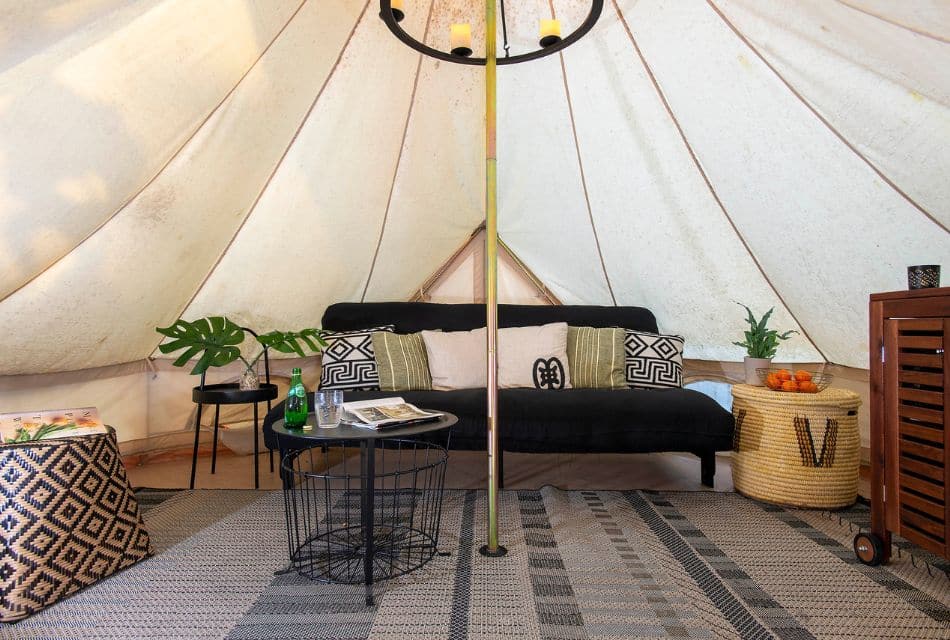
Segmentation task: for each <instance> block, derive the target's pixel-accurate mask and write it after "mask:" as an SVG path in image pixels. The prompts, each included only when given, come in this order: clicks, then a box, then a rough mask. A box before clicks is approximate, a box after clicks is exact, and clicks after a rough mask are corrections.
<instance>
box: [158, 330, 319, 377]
mask: <svg viewBox="0 0 950 640" xmlns="http://www.w3.org/2000/svg"><path fill="white" fill-rule="evenodd" d="M155 330H156V331H158V332H159V333H160V334H162V335H163V336H165V337H167V338H171V340H170V341H168V342H165V343H164V344H161V345H159V347H158V349H159V351H161V352H162V353H166V354H167V353H173V352H175V351H179V350H181V349H184V350H185V351H184V353H182V354H181V355H180V356H178V358H177V359H176V360H175V361H174V362H173V363H172V364H174V365H175V366H176V367H182V366H184V365H185V364H186V363H187V362H188V361H189V360H191V359H192V358H194V357H195V356H198V355H199V354H200V357H199V358H198V361H197V362H196V363H195V366H194V367H193V368H192V369H191V373H192V375H201V374H203V373H204V372H205V371H207V370H208V368H209V367H223V366H224V365H226V364H230V363H232V362H234V361H235V360H240V361H241V362H243V363H244V371H243V373H242V374H241V378H240V384H239V386H240V388H241V389H257V388H258V387H259V385H260V381H259V378H258V376H257V369H256V365H257V361H258V360H260V358H261V356H262V355H264V348H265V347H266V348H269V349H274V350H275V351H280V352H281V353H296V354H297V355H299V356H300V357H304V356H306V355H307V354H306V352H305V351H304V349H305V348H306V349H309V350H310V351H311V352H313V353H319V352H320V349H321V348H322V347H325V346H326V344H327V343H326V342H325V341H324V339H323V337H322V334H321V332H320V330H319V329H314V328H308V329H303V330H301V331H298V332H293V331H271V332H269V333H264V334H261V335H257V334H255V333H254V332H253V331H250V330H247V331H248V332H249V333H251V334H252V335H253V336H254V338H255V340H256V341H257V342H258V343H259V344H260V345H261V351H260V353H258V354H257V355H256V356H254V357H253V358H251V359H250V360H248V359H247V358H245V357H244V356H243V355H242V354H241V349H240V347H239V346H238V345H240V344H241V343H242V342H244V338H245V329H243V328H241V327H240V326H238V325H237V324H235V323H234V322H232V321H231V320H229V319H228V318H225V317H223V316H211V317H208V318H199V319H197V320H192V321H188V320H178V321H176V322H175V323H174V324H172V325H170V326H168V327H156V328H155Z"/></svg>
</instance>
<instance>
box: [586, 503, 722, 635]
mask: <svg viewBox="0 0 950 640" xmlns="http://www.w3.org/2000/svg"><path fill="white" fill-rule="evenodd" d="M581 496H582V497H583V500H584V502H585V504H586V505H587V507H588V509H590V512H591V514H592V515H593V517H594V518H595V520H596V522H597V523H598V524H599V525H600V527H601V530H602V531H603V533H604V535H605V536H606V537H607V539H608V540H609V544H610V546H611V547H612V548H613V550H614V551H615V552H616V562H617V563H618V565H619V566H620V567H622V568H623V569H625V570H626V571H627V573H628V574H629V575H630V577H631V578H633V579H634V580H636V586H637V591H639V592H641V594H642V597H643V600H644V601H645V605H646V606H647V607H648V608H649V610H650V612H651V613H652V616H651V617H652V618H655V621H654V620H651V622H653V624H644V625H642V626H640V627H639V628H637V629H631V628H630V626H631V625H630V624H629V623H628V624H627V627H626V629H624V631H626V632H628V633H629V632H633V633H636V634H637V635H644V636H645V635H650V636H653V635H656V636H665V637H670V638H708V637H709V635H710V634H709V631H708V630H707V629H703V628H689V627H688V625H687V622H686V621H685V620H683V619H682V618H681V617H680V614H679V611H678V610H679V609H681V607H677V606H676V605H677V602H674V601H673V600H674V599H672V598H670V597H668V595H667V591H668V587H664V585H662V584H660V581H659V580H658V576H657V575H655V574H654V572H653V571H651V570H650V567H648V566H647V563H646V560H647V559H646V558H644V557H643V554H641V553H638V551H637V548H636V547H634V546H633V545H634V541H632V540H631V539H630V538H629V536H627V535H626V534H625V533H624V530H623V528H622V525H621V523H620V522H619V521H618V518H617V516H616V515H615V514H614V513H612V512H611V510H610V509H609V508H608V506H607V503H605V502H604V496H602V495H600V494H598V492H596V491H581ZM637 595H640V594H636V593H630V594H629V595H627V596H626V597H628V598H630V600H633V599H634V598H636V597H637ZM677 600H679V601H680V603H682V602H683V601H685V599H684V598H682V597H680V598H678V599H677ZM631 604H633V603H632V602H631ZM601 628H603V625H601ZM603 630H604V631H607V632H610V631H615V630H617V627H615V626H611V627H610V628H604V629H603Z"/></svg>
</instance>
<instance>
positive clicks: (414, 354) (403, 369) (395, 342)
mask: <svg viewBox="0 0 950 640" xmlns="http://www.w3.org/2000/svg"><path fill="white" fill-rule="evenodd" d="M373 351H374V352H375V354H376V365H377V367H378V368H379V388H380V389H382V390H383V391H417V390H428V389H431V388H432V377H431V376H430V375H429V361H428V358H426V347H425V343H423V342H422V335H421V334H419V333H407V334H398V333H391V332H389V331H377V332H376V333H374V334H373Z"/></svg>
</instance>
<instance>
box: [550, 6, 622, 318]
mask: <svg viewBox="0 0 950 640" xmlns="http://www.w3.org/2000/svg"><path fill="white" fill-rule="evenodd" d="M549 1H550V2H553V0H549ZM551 10H552V11H553V10H554V9H553V5H552V9H551ZM558 56H560V58H561V78H562V79H563V80H564V94H565V96H566V97H567V112H568V115H569V116H570V119H571V133H572V135H573V137H574V151H575V153H576V154H577V168H578V170H579V171H580V177H581V187H582V188H583V189H584V202H585V203H586V204H587V219H588V220H589V221H590V228H591V231H592V232H593V234H594V244H595V245H596V246H597V257H598V258H600V268H601V270H602V271H603V272H604V280H605V281H606V282H607V291H608V292H609V293H610V299H611V301H613V303H614V306H615V307H616V306H617V296H615V295H614V288H613V285H612V284H611V283H610V276H609V275H607V263H606V262H605V261H604V252H603V250H602V249H601V247H600V235H599V234H598V233H597V225H596V224H595V223H594V211H593V209H592V208H591V206H590V194H589V193H588V191H587V176H586V174H585V173H584V160H583V158H582V157H581V145H580V141H579V140H578V139H577V124H576V123H575V122H574V105H573V103H572V100H571V89H570V87H569V86H568V84H567V68H566V67H565V65H564V53H563V52H560V53H558Z"/></svg>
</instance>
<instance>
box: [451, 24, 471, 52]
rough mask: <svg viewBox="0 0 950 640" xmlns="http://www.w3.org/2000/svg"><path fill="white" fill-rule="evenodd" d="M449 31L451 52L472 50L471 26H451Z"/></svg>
mask: <svg viewBox="0 0 950 640" xmlns="http://www.w3.org/2000/svg"><path fill="white" fill-rule="evenodd" d="M451 30H452V36H451V45H452V46H451V48H452V49H453V50H454V49H471V48H472V25H470V24H453V25H452V27H451Z"/></svg>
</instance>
